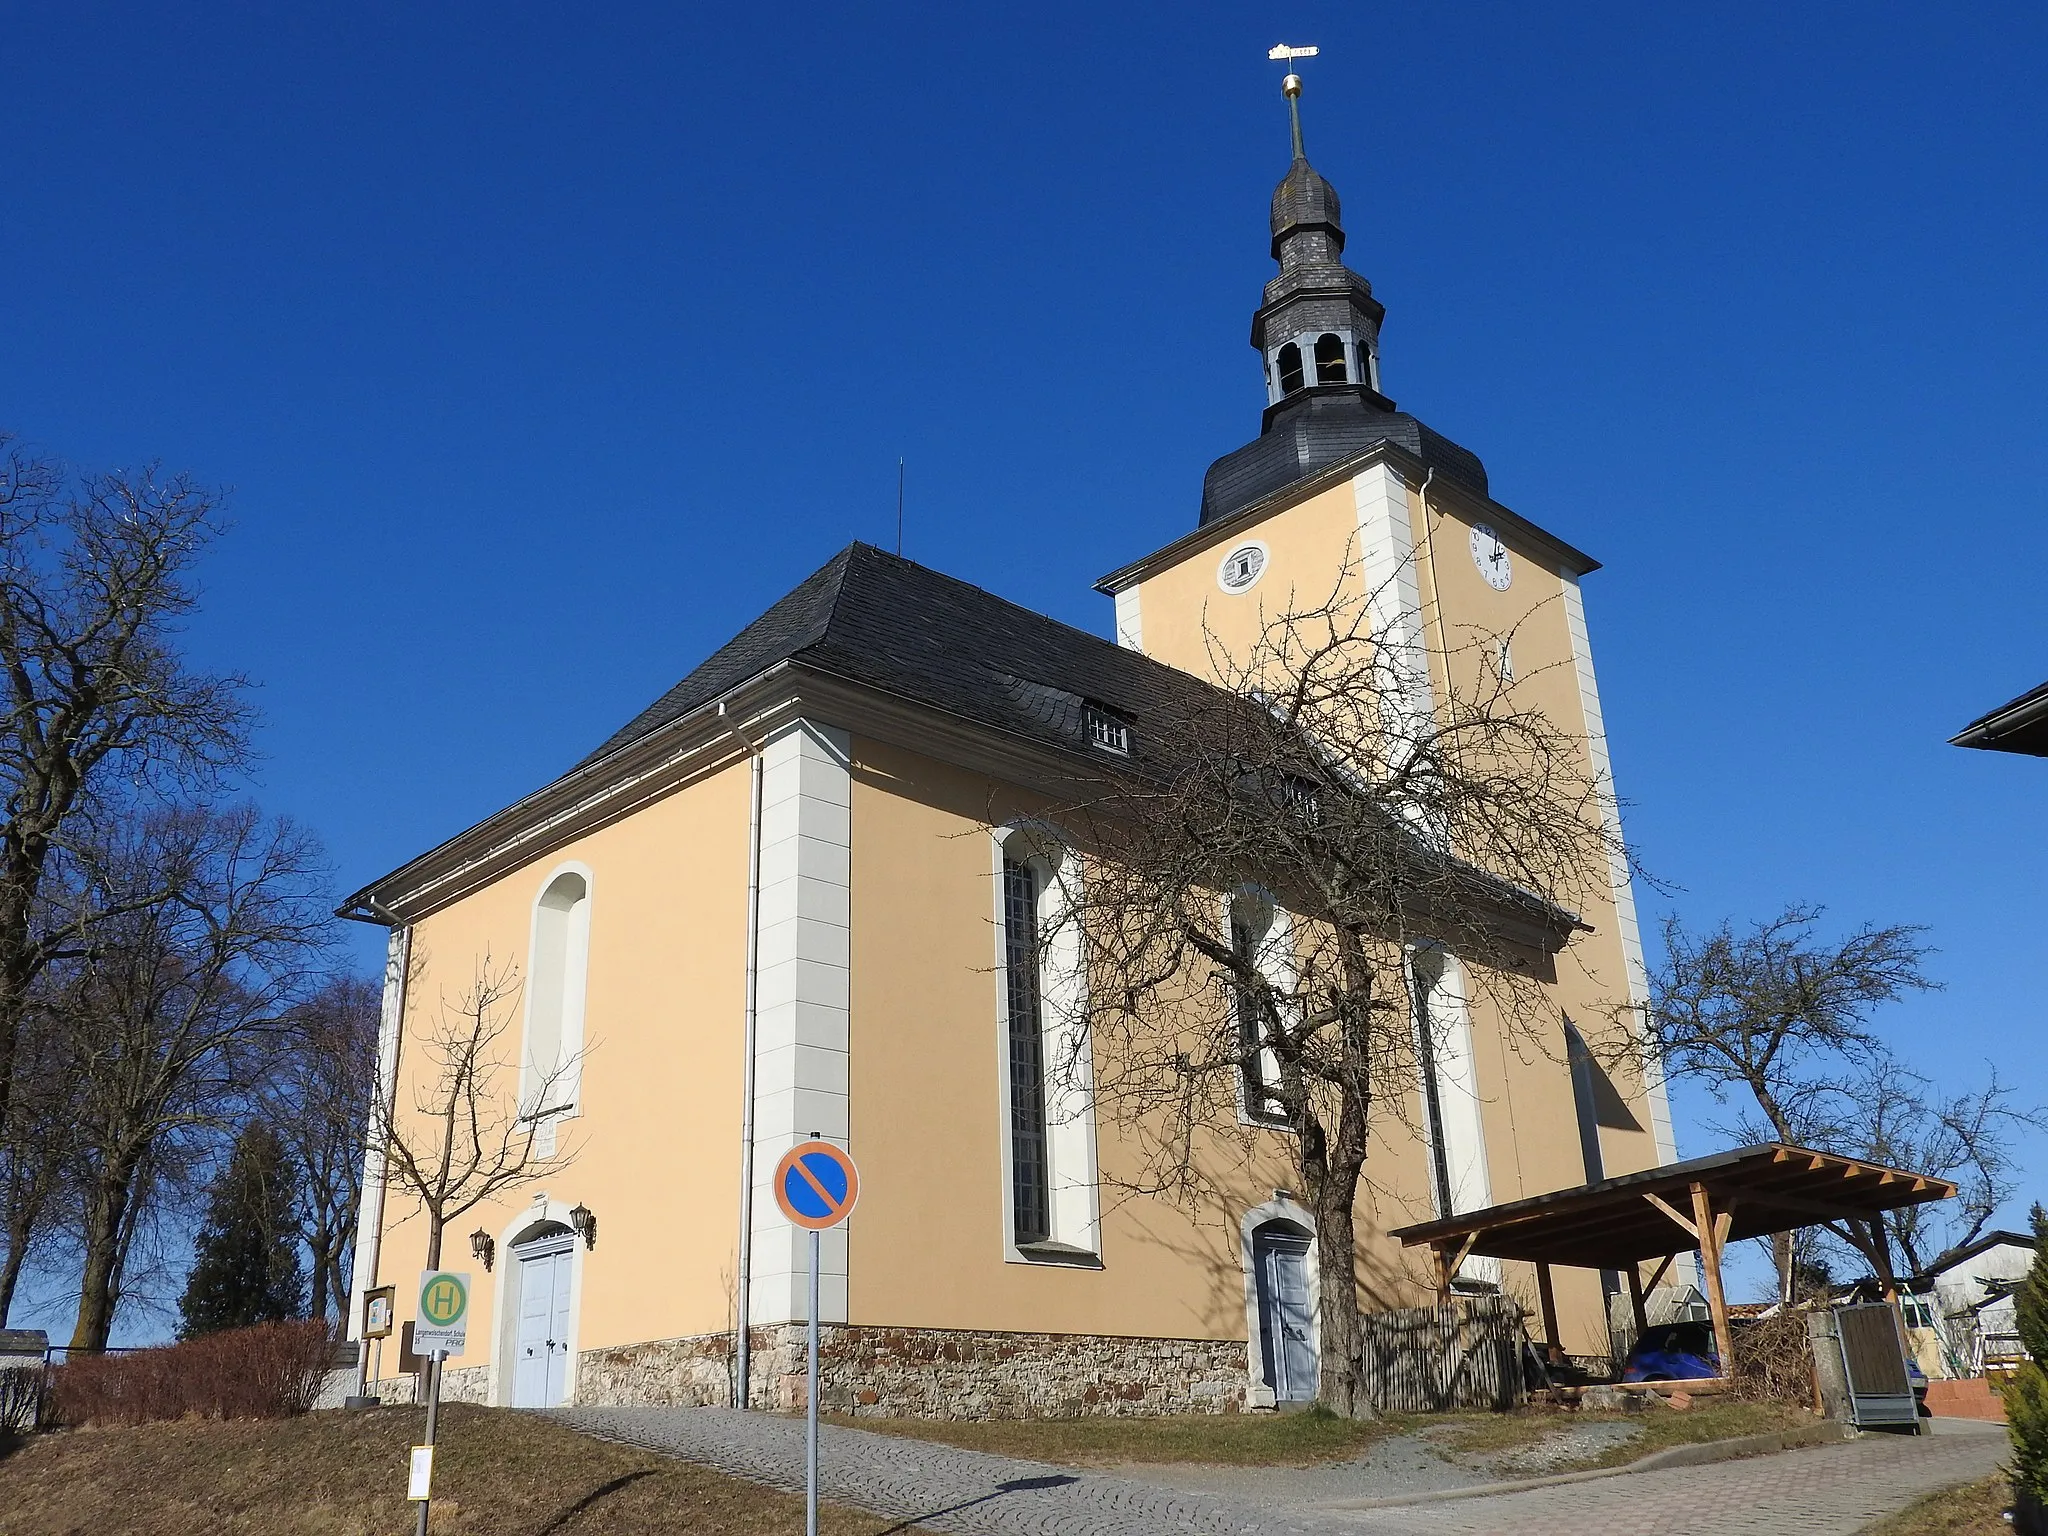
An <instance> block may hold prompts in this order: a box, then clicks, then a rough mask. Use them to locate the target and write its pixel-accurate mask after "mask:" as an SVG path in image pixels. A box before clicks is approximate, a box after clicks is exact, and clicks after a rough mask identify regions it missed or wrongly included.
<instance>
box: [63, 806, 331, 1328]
mask: <svg viewBox="0 0 2048 1536" xmlns="http://www.w3.org/2000/svg"><path fill="white" fill-rule="evenodd" d="M81 863H82V865H83V867H84V868H85V869H86V870H87V871H88V873H89V880H88V882H87V886H86V899H87V901H88V902H89V903H91V904H93V905H96V906H98V907H99V908H100V909H101V915H99V916H97V917H95V918H94V920H93V921H92V922H91V923H90V925H89V930H88V931H89V932H90V934H91V941H90V943H89V945H87V946H86V949H85V952H84V953H83V954H82V955H81V956H79V957H78V958H77V959H75V960H73V961H70V962H66V965H65V977H66V982H67V985H66V988H65V991H64V994H63V996H62V997H61V999H59V1000H58V1002H57V1004H56V1006H57V1007H58V1008H60V1009H61V1011H62V1016H63V1019H64V1027H65V1029H66V1032H67V1034H68V1035H69V1036H70V1037H71V1040H72V1042H73V1050H74V1052H75V1058H74V1059H75V1062H76V1068H75V1070H76V1072H77V1077H76V1079H75V1081H74V1083H73V1085H72V1094H71V1109H72V1114H73V1116H74V1121H75V1125H76V1131H77V1134H76V1143H75V1146H76V1151H75V1158H74V1172H73V1177H74V1179H75V1182H76V1188H77V1192H78V1201H79V1245H80V1248H81V1250H82V1272H81V1276H80V1282H79V1285H80V1299H79V1306H78V1319H77V1324H76V1326H75V1328H74V1329H73V1333H72V1345H73V1347H75V1348H86V1349H97V1348H104V1347H105V1345H106V1342H107V1336H108V1333H109V1331H110V1330H111V1328H112V1326H113V1321H114V1316H115V1313H116V1310H117V1309H118V1307H119V1305H120V1302H121V1297H122V1292H123V1283H124V1277H125V1275H126V1273H127V1268H128V1264H129V1261H130V1258H131V1256H132V1255H133V1253H134V1251H135V1245H136V1241H137V1238H138V1236H139V1235H140V1234H141V1233H142V1232H144V1231H145V1230H146V1227H147V1224H148V1221H149V1218H150V1216H151V1214H152V1212H153V1209H154V1205H153V1200H152V1196H153V1195H154V1194H155V1193H156V1192H157V1191H158V1190H160V1189H162V1188H164V1187H165V1185H166V1181H167V1180H170V1179H173V1178H176V1177H179V1176H182V1175H183V1174H185V1173H187V1172H189V1171H191V1170H192V1169H193V1168H195V1167H196V1166H198V1165H200V1164H202V1163H203V1162H204V1160H205V1159H206V1157H207V1156H208V1155H209V1153H210V1152H211V1151H212V1150H214V1148H215V1147H216V1146H217V1144H218V1142H219V1140H220V1139H221V1138H222V1136H223V1133H227V1132H231V1131H232V1130H233V1129H234V1128H235V1127H236V1125H237V1124H238V1123H239V1122H240V1121H241V1120H243V1119H245V1118H246V1117H247V1116H248V1114H250V1113H251V1112H253V1110H254V1108H255V1101H256V1091H257V1089H258V1087H259V1086H260V1085H261V1084H262V1083H263V1081H264V1080H265V1078H266V1076H267V1074H268V1073H269V1071H270V1069H271V1067H272V1065H273V1062H274V1059H275V1056H276V1053H277V1051H278V1049H279V1047H280V1043H281V1040H282V1038H283V1036H284V1034H285V1030H284V1027H283V1024H282V1022H281V1015H282V1014H283V1013H284V1012H285V1010H286V1009H287V1008H289V1007H290V1005H291V1004H292V1003H293V1002H294V1001H296V998H297V995H298V993H299V992H300V990H301V989H302V987H303V985H304V983H305V980H306V978H307V976H308V973H309V971H310V970H311V969H312V967H313V965H314V964H315V963H316V961H317V959H318V947H319V945H320V943H321V941H322V940H323V938H324V937H325V935H326V933H327V931H328V927H329V922H330V919H329V917H328V914H327V911H326V903H325V901H324V900H323V899H322V898H323V895H324V891H325V875H326V870H325V867H324V863H323V860H322V857H321V854H320V850H319V847H318V845H317V843H315V841H314V840H313V839H312V837H311V836H310V835H309V834H307V833H306V832H304V831H303V830H301V829H300V828H298V827H296V826H294V825H293V824H291V823H290V822H287V821H283V820H270V819H267V818H265V817H264V816H263V815H262V814H261V813H259V812H258V811H256V810H255V809H254V808H253V807H249V806H241V807H235V808H231V809H227V810H208V809H196V808H185V809H179V810H155V811H147V812H144V813H142V814H139V815H137V816H135V817H133V818H132V819H129V820H126V821H124V822H122V823H121V824H120V825H119V826H118V827H115V828H112V829H110V830H108V831H107V832H106V833H105V835H103V837H102V838H101V839H100V840H99V842H98V845H97V846H96V847H94V848H92V849H91V850H89V851H87V852H86V853H85V854H83V855H82V857H81ZM143 892H148V893H162V894H156V895H153V896H152V897H151V899H150V900H149V901H148V902H147V903H143V902H141V901H140V900H139V899H138V893H143Z"/></svg>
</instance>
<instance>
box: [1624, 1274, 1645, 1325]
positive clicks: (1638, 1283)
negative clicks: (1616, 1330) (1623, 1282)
mask: <svg viewBox="0 0 2048 1536" xmlns="http://www.w3.org/2000/svg"><path fill="white" fill-rule="evenodd" d="M1622 1273H1623V1274H1624V1275H1626V1276H1627V1277H1628V1307H1629V1310H1630V1311H1631V1312H1633V1313H1634V1314H1635V1319H1636V1337H1637V1338H1639V1339H1640V1338H1641V1337H1642V1336H1643V1335H1644V1334H1646V1333H1648V1332H1649V1331H1650V1314H1649V1313H1648V1312H1647V1311H1646V1310H1644V1307H1643V1272H1642V1271H1641V1270H1640V1269H1638V1268H1636V1266H1635V1265H1633V1264H1631V1265H1629V1267H1628V1268H1627V1269H1625V1270H1623V1271H1622Z"/></svg>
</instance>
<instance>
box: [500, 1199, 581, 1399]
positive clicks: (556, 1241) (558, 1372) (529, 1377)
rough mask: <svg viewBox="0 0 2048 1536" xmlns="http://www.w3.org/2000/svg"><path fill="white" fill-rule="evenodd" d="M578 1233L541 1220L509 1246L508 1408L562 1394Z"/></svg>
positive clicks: (567, 1362)
mask: <svg viewBox="0 0 2048 1536" xmlns="http://www.w3.org/2000/svg"><path fill="white" fill-rule="evenodd" d="M575 1248H576V1234H575V1233H573V1232H571V1231H570V1230H569V1229H568V1228H567V1227H565V1226H563V1225H562V1224H561V1223H560V1222H558V1221H539V1222H535V1223H534V1224H533V1225H532V1226H530V1227H528V1228H527V1229H526V1230H525V1231H524V1232H521V1233H520V1234H519V1236H518V1237H517V1238H516V1239H515V1240H514V1241H513V1243H512V1245H511V1252H510V1258H511V1270H512V1273H511V1274H510V1275H509V1276H507V1278H508V1279H509V1280H510V1281H511V1285H510V1287H509V1289H510V1290H511V1292H512V1297H511V1301H512V1317H513V1324H512V1326H513V1338H512V1406H513V1407H514V1408H552V1407H554V1406H555V1405H556V1404H558V1403H560V1402H561V1401H562V1399H563V1397H564V1396H565V1395H566V1388H567V1384H568V1373H569V1325H570V1311H569V1299H570V1289H569V1288H570V1284H571V1282H572V1280H573V1278H574V1276H573V1274H572V1270H573V1268H574V1266H575V1262H576V1254H575Z"/></svg>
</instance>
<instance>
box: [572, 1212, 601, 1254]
mask: <svg viewBox="0 0 2048 1536" xmlns="http://www.w3.org/2000/svg"><path fill="white" fill-rule="evenodd" d="M569 1225H570V1226H572V1227H574V1228H575V1229H576V1235H577V1236H578V1237H580V1238H582V1239H583V1246H584V1248H585V1249H586V1250H588V1249H591V1248H595V1247H596V1246H597V1215H596V1213H595V1212H593V1211H592V1210H591V1209H590V1207H589V1206H587V1205H579V1206H577V1207H576V1208H575V1209H574V1210H572V1211H571V1212H569Z"/></svg>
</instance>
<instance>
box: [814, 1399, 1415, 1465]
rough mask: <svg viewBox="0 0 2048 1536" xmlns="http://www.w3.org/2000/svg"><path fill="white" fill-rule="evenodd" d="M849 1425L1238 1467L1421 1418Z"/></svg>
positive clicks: (1327, 1457) (984, 1443) (1356, 1447)
mask: <svg viewBox="0 0 2048 1536" xmlns="http://www.w3.org/2000/svg"><path fill="white" fill-rule="evenodd" d="M832 1422H833V1423H835V1424H843V1425H845V1426H847V1427H848V1428H849V1429H871V1430H874V1431H876V1432H877V1433H880V1434H884V1435H904V1436H907V1437H909V1438H910V1439H913V1440H936V1441H939V1442H940V1443H941V1444H944V1445H955V1446H958V1447H960V1448H961V1449H962V1450H967V1451H986V1452H988V1453H989V1454H990V1455H992V1456H1016V1457H1020V1458H1022V1459H1024V1460H1026V1461H1050V1462H1056V1463H1058V1464H1060V1465H1062V1466H1070V1467H1116V1466H1129V1465H1140V1466H1143V1465H1161V1464H1164V1463H1168V1462H1205V1463H1210V1464H1213V1465H1221V1466H1236V1467H1302V1466H1312V1465H1314V1464H1315V1463H1316V1462H1320V1461H1341V1460H1343V1459H1345V1458H1347V1457H1351V1456H1356V1455H1359V1454H1361V1453H1362V1452H1363V1451H1364V1450H1365V1449H1366V1447H1368V1446H1370V1445H1371V1444H1372V1443H1373V1442H1374V1441H1375V1440H1381V1439H1385V1438H1386V1437H1387V1436H1389V1435H1397V1434H1403V1433H1405V1432H1406V1431H1408V1430H1411V1429H1413V1428H1415V1427H1416V1426H1417V1425H1418V1424H1420V1423H1423V1422H1425V1421H1423V1420H1420V1419H1415V1418H1407V1417H1399V1418H1397V1417H1388V1418H1384V1419H1372V1420H1356V1419H1340V1418H1338V1417H1336V1416H1335V1415H1334V1414H1328V1413H1315V1412H1309V1413H1277V1414H1276V1413H1198V1414H1182V1415H1168V1416H1165V1417H1161V1418H1129V1419H1125V1418H1077V1419H864V1418H846V1417H840V1416H834V1417H833V1418H832Z"/></svg>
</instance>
